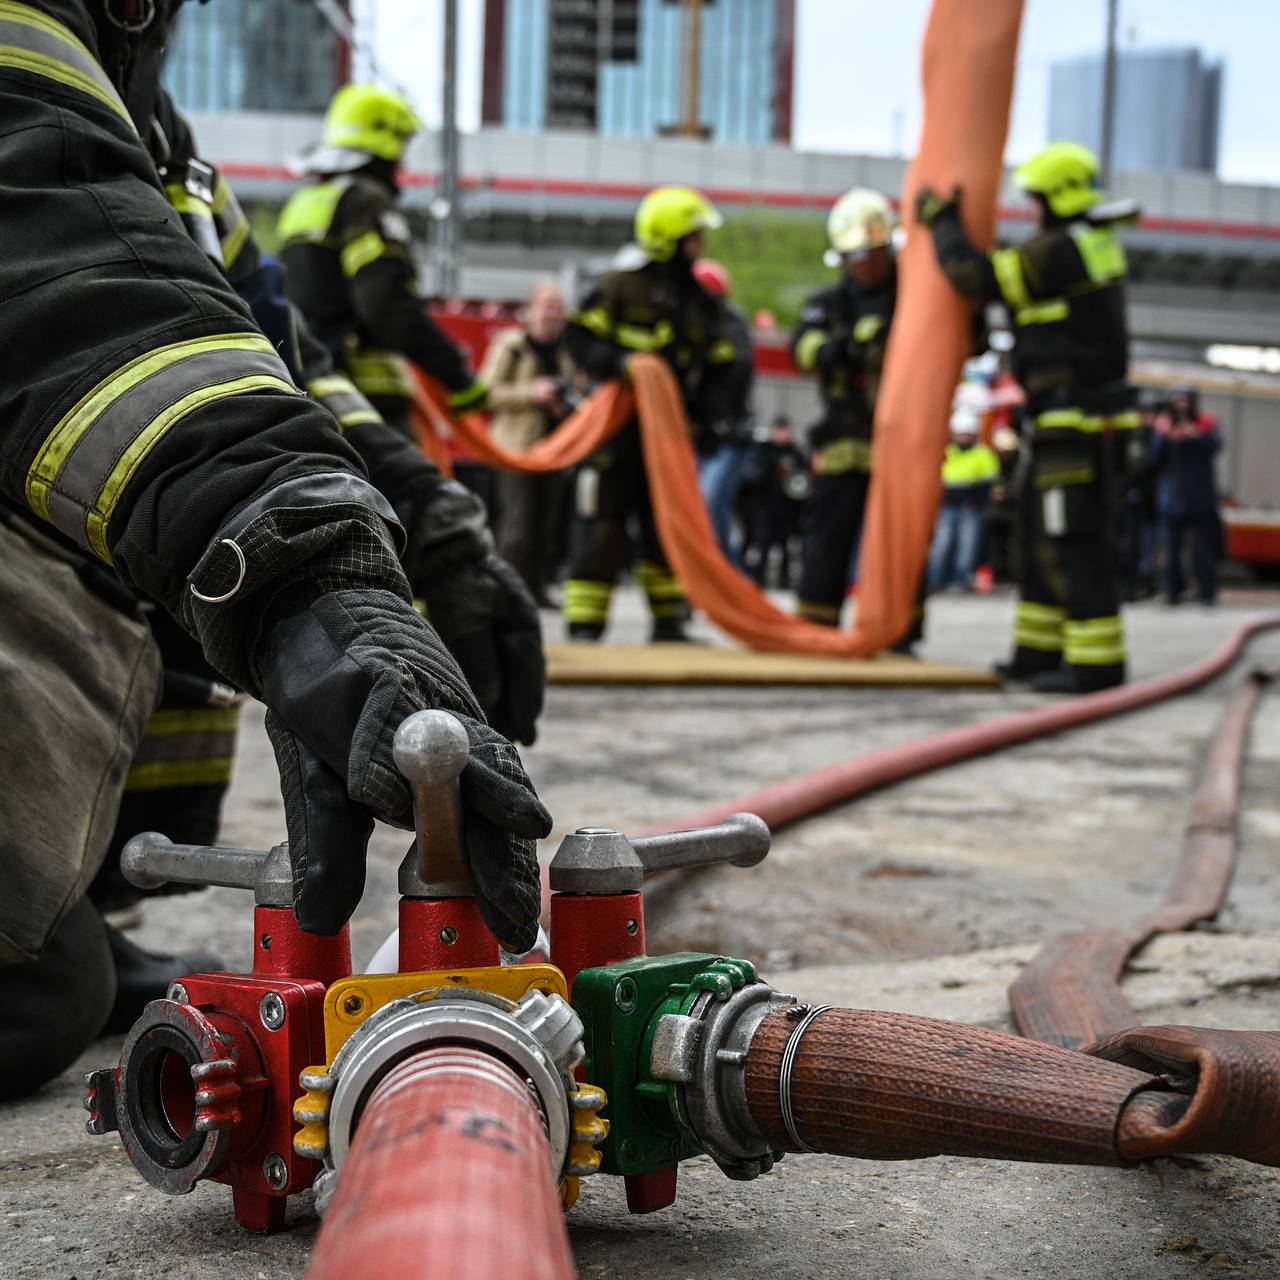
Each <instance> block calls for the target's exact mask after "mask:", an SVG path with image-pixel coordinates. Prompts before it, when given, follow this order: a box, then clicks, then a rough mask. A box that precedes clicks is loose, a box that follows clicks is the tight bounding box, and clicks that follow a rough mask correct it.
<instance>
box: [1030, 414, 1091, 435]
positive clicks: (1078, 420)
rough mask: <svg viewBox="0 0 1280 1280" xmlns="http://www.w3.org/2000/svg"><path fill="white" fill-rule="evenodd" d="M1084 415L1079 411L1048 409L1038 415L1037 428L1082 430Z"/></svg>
mask: <svg viewBox="0 0 1280 1280" xmlns="http://www.w3.org/2000/svg"><path fill="white" fill-rule="evenodd" d="M1083 422H1084V413H1083V412H1082V411H1081V410H1079V409H1048V410H1046V411H1045V412H1044V413H1038V414H1036V426H1037V427H1072V428H1074V429H1075V430H1077V431H1078V430H1080V427H1081V424H1082V423H1083Z"/></svg>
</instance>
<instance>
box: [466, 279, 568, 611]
mask: <svg viewBox="0 0 1280 1280" xmlns="http://www.w3.org/2000/svg"><path fill="white" fill-rule="evenodd" d="M564 325H565V306H564V297H563V295H562V294H561V292H560V289H559V287H558V286H557V285H556V284H555V282H554V281H551V280H543V281H540V282H539V283H538V284H536V285H534V287H533V291H532V293H531V294H530V295H529V305H528V308H527V310H526V314H525V324H524V327H523V328H521V329H506V330H503V331H502V332H501V333H498V334H495V335H494V337H493V340H492V341H491V342H490V343H489V350H488V351H487V352H486V353H485V358H484V367H483V369H482V370H481V374H480V376H481V378H482V379H483V380H484V382H485V383H486V384H487V385H488V387H489V407H490V409H491V410H492V421H493V426H492V430H493V437H494V439H495V440H497V441H498V443H499V444H501V445H503V446H505V447H506V448H508V449H517V450H525V449H528V448H529V447H530V446H531V445H533V444H536V443H537V441H539V440H541V439H542V438H543V436H545V435H546V434H547V433H548V432H549V431H551V430H553V429H554V428H555V427H556V426H558V425H559V423H560V422H561V421H563V420H564V418H566V417H567V416H568V414H569V412H570V400H571V398H572V388H573V380H574V374H575V370H574V366H573V362H572V361H571V360H570V358H569V354H568V351H567V350H566V349H565V345H564ZM564 495H565V478H564V476H562V475H554V474H553V475H530V474H526V473H524V472H520V471H501V472H499V473H498V478H497V491H496V493H495V503H494V505H495V506H496V507H497V521H496V526H497V538H498V552H499V554H500V555H501V556H503V557H504V558H505V559H506V560H508V561H510V563H511V564H513V565H515V567H516V568H517V569H518V570H519V571H520V574H521V575H522V576H523V578H524V580H525V582H527V583H528V585H529V590H530V591H532V592H533V594H534V596H535V597H537V600H538V603H539V604H541V605H543V606H545V607H548V608H550V607H553V602H552V601H551V600H550V598H549V596H548V588H549V587H550V585H551V583H552V581H553V578H554V575H555V570H556V563H555V561H556V552H557V546H558V543H559V527H560V524H561V519H562V508H563V506H564Z"/></svg>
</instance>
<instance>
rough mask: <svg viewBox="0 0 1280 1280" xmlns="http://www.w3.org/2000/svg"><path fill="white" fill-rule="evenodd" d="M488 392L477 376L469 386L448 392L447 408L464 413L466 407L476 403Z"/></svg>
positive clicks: (468, 407)
mask: <svg viewBox="0 0 1280 1280" xmlns="http://www.w3.org/2000/svg"><path fill="white" fill-rule="evenodd" d="M488 394H489V388H488V386H487V385H486V384H485V383H483V382H481V381H480V379H479V378H477V379H476V380H475V381H474V382H473V383H472V384H471V385H470V386H467V387H463V388H462V390H461V391H451V392H450V393H449V408H450V409H452V410H453V411H454V412H455V413H465V412H466V411H467V410H468V409H470V408H472V407H473V406H475V405H478V404H479V403H480V402H481V401H482V400H483V399H484V398H485V396H487V395H488Z"/></svg>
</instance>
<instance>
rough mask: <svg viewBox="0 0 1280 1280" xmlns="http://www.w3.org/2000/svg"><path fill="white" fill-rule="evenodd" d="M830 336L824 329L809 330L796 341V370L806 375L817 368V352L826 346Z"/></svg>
mask: <svg viewBox="0 0 1280 1280" xmlns="http://www.w3.org/2000/svg"><path fill="white" fill-rule="evenodd" d="M830 337H831V335H830V334H829V333H828V332H827V331H826V330H825V329H810V330H808V332H806V333H802V334H801V335H800V337H799V339H798V340H797V341H796V352H795V360H796V368H797V369H803V370H804V371H805V372H806V373H808V372H810V371H812V370H813V369H816V368H817V367H818V352H819V351H821V350H822V348H823V347H825V346H826V345H827V341H828V339H829V338H830Z"/></svg>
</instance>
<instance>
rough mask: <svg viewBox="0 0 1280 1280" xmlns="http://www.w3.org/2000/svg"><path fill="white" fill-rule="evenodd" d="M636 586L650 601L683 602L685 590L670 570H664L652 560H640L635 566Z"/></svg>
mask: <svg viewBox="0 0 1280 1280" xmlns="http://www.w3.org/2000/svg"><path fill="white" fill-rule="evenodd" d="M635 579H636V584H637V585H638V586H639V587H641V588H642V589H643V590H644V593H645V595H647V596H648V597H649V599H650V600H683V599H684V588H683V587H682V586H681V585H680V580H679V578H677V577H676V575H675V574H674V573H672V572H671V570H670V569H664V568H662V567H661V566H659V565H656V564H654V563H653V561H652V560H638V561H637V562H636V566H635Z"/></svg>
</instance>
